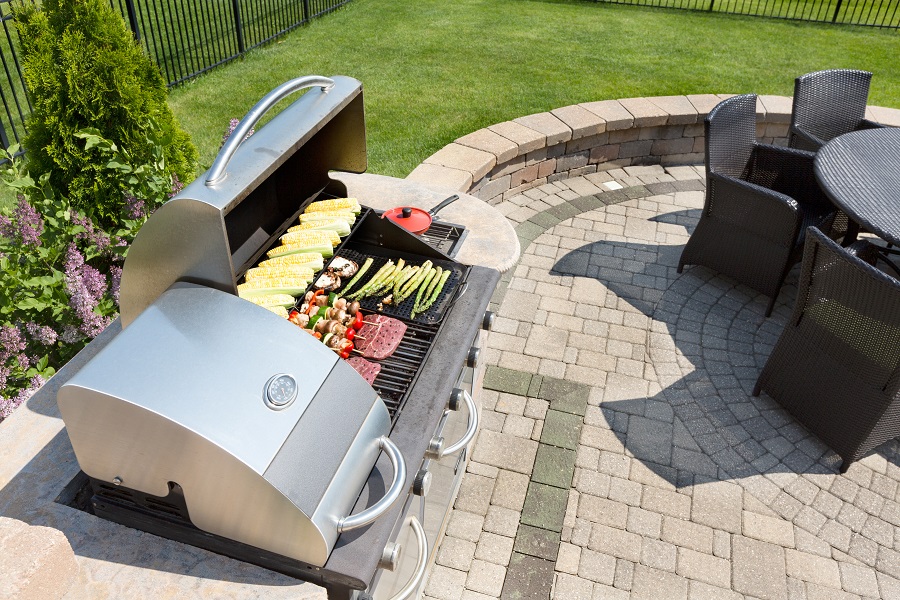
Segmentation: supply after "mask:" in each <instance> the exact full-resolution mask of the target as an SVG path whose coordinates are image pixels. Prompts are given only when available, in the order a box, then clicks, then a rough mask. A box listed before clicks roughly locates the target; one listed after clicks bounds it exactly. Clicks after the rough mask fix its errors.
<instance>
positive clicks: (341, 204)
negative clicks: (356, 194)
mask: <svg viewBox="0 0 900 600" xmlns="http://www.w3.org/2000/svg"><path fill="white" fill-rule="evenodd" d="M335 210H342V211H343V210H349V211H351V212H354V213H356V214H359V213H360V211H361V210H362V207H361V206H360V205H359V201H358V200H357V199H356V198H334V199H331V200H318V201H316V202H313V203H311V204H310V205H309V206H307V207H306V210H305V211H303V212H307V213H311V212H328V211H335Z"/></svg>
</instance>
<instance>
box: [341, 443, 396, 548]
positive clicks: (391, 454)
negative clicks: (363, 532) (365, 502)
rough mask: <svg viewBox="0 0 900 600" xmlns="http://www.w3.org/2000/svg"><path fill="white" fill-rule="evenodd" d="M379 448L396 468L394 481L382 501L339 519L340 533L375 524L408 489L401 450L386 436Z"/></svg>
mask: <svg viewBox="0 0 900 600" xmlns="http://www.w3.org/2000/svg"><path fill="white" fill-rule="evenodd" d="M378 447H379V448H380V449H381V450H384V453H385V454H387V456H388V458H389V459H390V461H391V464H392V465H393V467H394V480H393V481H392V482H391V486H390V487H389V488H388V490H387V492H385V494H384V496H383V497H382V498H381V500H379V501H378V502H376V503H375V504H373V505H372V506H370V507H369V508H367V509H366V510H364V511H362V512H360V513H357V514H355V515H349V516H346V517H342V518H340V519H338V522H337V530H338V533H343V532H345V531H350V530H351V529H357V528H359V527H363V526H365V525H368V524H369V523H371V522H373V521H374V520H375V519H377V518H378V517H380V516H381V515H383V514H384V513H386V512H387V511H388V509H389V508H390V507H391V506H392V505H393V504H394V502H396V501H397V498H399V497H400V494H401V492H403V490H404V489H405V488H406V463H405V462H404V461H403V454H401V453H400V449H399V448H397V446H396V445H395V444H394V442H392V441H391V440H390V439H389V438H388V437H387V436H386V435H383V436H381V437H380V438H378Z"/></svg>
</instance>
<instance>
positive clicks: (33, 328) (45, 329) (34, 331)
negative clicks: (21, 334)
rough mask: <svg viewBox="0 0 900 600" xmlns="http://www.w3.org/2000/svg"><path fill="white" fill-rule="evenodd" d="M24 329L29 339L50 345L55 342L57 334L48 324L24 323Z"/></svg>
mask: <svg viewBox="0 0 900 600" xmlns="http://www.w3.org/2000/svg"><path fill="white" fill-rule="evenodd" d="M25 331H27V332H28V335H30V336H31V339H33V340H34V341H36V342H37V343H39V344H42V345H44V346H52V345H53V344H55V343H56V339H57V338H58V337H59V335H58V334H57V333H56V330H54V329H53V328H52V327H50V326H48V325H38V324H37V323H26V324H25Z"/></svg>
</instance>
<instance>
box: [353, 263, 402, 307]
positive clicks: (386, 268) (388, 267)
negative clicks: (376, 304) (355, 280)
mask: <svg viewBox="0 0 900 600" xmlns="http://www.w3.org/2000/svg"><path fill="white" fill-rule="evenodd" d="M393 268H394V261H392V260H389V261H388V262H386V263H384V265H382V267H381V268H380V269H378V272H377V273H375V275H373V276H372V278H371V279H370V280H369V282H368V283H366V284H365V285H364V286H362V287H361V288H359V290H357V291H356V292H354V293H353V294H351V295H350V296H347V298H350V299H357V298H362V297H364V296H366V295H367V292H368V290H369V289H371V288H373V287H375V286H376V285H378V284H379V283H380V282H381V279H382V278H383V277H385V276H386V275H387V273H388V272H390V271H393Z"/></svg>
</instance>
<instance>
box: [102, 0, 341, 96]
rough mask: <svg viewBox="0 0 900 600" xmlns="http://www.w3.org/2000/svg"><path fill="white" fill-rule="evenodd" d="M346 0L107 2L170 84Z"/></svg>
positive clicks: (147, 0) (137, 0) (302, 22)
mask: <svg viewBox="0 0 900 600" xmlns="http://www.w3.org/2000/svg"><path fill="white" fill-rule="evenodd" d="M347 2H349V0H110V3H111V4H112V6H113V8H115V9H117V10H118V11H119V12H120V13H121V14H122V17H123V18H124V19H125V22H126V23H128V24H129V26H130V27H131V30H132V32H134V36H135V38H136V39H138V40H140V42H141V43H142V44H143V45H144V48H146V50H147V53H148V54H149V55H150V56H151V57H152V58H153V59H154V60H155V61H156V64H157V65H159V68H160V70H161V71H162V73H163V77H165V79H166V81H168V82H169V85H176V84H179V83H182V82H184V81H186V80H188V79H190V78H192V77H196V76H197V75H199V74H200V73H203V72H205V71H208V70H209V69H212V68H213V67H216V66H218V65H221V64H222V63H225V62H228V61H229V60H232V59H235V58H237V57H239V56H241V55H242V54H244V53H245V52H246V51H248V50H250V49H252V48H255V47H257V46H259V45H261V44H264V43H266V42H268V41H270V40H272V39H274V38H276V37H278V36H280V35H282V34H284V33H286V32H288V31H290V30H291V29H294V28H295V27H297V26H299V25H302V24H304V23H307V22H309V21H310V20H311V19H314V18H315V17H318V16H321V15H324V14H326V13H328V12H331V11H333V10H334V9H336V8H338V7H340V6H342V5H344V4H346V3H347Z"/></svg>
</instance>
